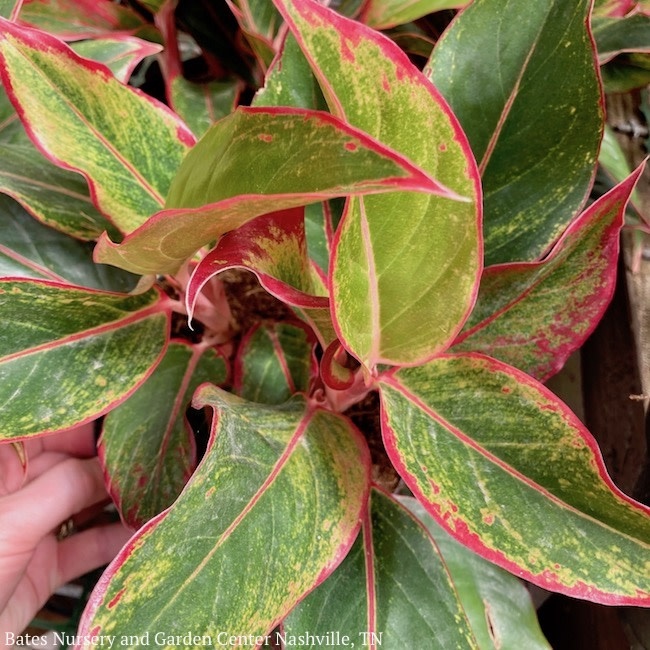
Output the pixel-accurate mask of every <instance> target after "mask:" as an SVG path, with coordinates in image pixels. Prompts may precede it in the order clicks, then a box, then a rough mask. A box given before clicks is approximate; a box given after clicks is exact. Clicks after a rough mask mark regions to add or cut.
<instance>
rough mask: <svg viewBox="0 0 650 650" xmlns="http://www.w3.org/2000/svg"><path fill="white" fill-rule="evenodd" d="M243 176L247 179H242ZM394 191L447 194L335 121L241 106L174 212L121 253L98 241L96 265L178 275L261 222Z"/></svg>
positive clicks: (184, 170) (222, 125)
mask: <svg viewBox="0 0 650 650" xmlns="http://www.w3.org/2000/svg"><path fill="white" fill-rule="evenodd" d="M251 157H252V158H253V159H254V160H255V167H254V168H250V167H249V166H250V164H251V163H250V161H251ZM243 168H248V169H249V172H248V173H246V174H242V173H241V170H242V169H243ZM394 188H403V189H410V190H414V191H430V192H440V193H446V192H447V190H445V189H444V188H442V187H441V186H440V185H439V184H438V183H437V182H436V181H435V180H433V179H431V178H430V177H429V176H428V175H427V174H425V173H424V172H422V171H421V170H420V169H418V168H417V167H415V166H413V164H412V163H410V162H409V161H408V160H406V159H405V158H403V157H402V156H400V155H398V154H396V153H395V152H394V151H392V150H390V149H387V148H386V147H384V146H382V145H380V144H379V143H378V142H376V141H375V140H373V139H372V138H369V137H368V136H367V135H366V134H365V133H363V132H362V131H359V130H358V129H355V128H353V127H350V126H348V125H347V124H345V123H344V122H342V121H341V120H338V119H336V118H335V117H332V116H331V115H328V114H327V113H322V112H319V111H308V110H301V109H293V108H244V107H240V108H238V109H237V110H236V111H235V112H234V113H232V114H231V115H229V116H228V117H226V118H224V119H223V120H221V121H220V122H218V123H217V124H215V125H214V126H213V127H212V128H211V129H210V130H209V131H208V132H207V133H206V134H205V136H204V137H203V138H202V139H201V142H200V143H199V144H198V145H197V146H196V147H194V148H193V149H192V151H191V152H190V153H189V154H188V156H187V157H186V158H185V160H184V161H183V165H182V166H181V169H180V170H179V172H178V174H177V175H176V177H175V178H174V183H173V185H172V188H171V190H170V193H169V198H168V201H167V207H168V208H169V209H168V210H165V211H163V212H160V213H158V214H156V215H154V216H153V217H152V218H151V219H149V220H148V221H147V223H146V224H144V225H143V226H142V227H141V228H139V229H138V230H137V231H135V232H134V233H132V234H131V235H130V236H128V237H126V238H125V239H124V241H123V242H122V243H121V244H119V245H117V244H113V243H112V242H111V241H110V240H109V239H108V238H106V237H103V238H102V239H100V240H99V243H98V248H97V253H96V255H97V260H98V261H100V262H105V263H107V264H114V265H115V266H120V267H122V268H125V269H127V270H130V271H134V272H136V273H173V272H175V271H177V270H178V268H179V267H180V266H181V265H182V263H183V262H184V261H185V260H186V259H187V258H188V257H190V256H191V255H192V254H193V253H194V252H196V250H198V249H199V248H200V247H201V246H204V245H206V244H208V243H210V242H212V241H214V240H215V239H218V238H219V237H220V236H221V235H223V234H224V233H226V232H228V231H230V230H235V229H236V228H239V227H241V226H242V225H244V224H245V223H246V222H247V221H250V220H251V219H253V218H255V217H257V216H260V215H261V214H266V213H269V212H275V211H278V210H283V209H286V208H291V207H295V206H299V205H305V204H307V203H314V202H318V201H322V200H324V199H326V198H329V197H332V196H344V195H346V194H359V193H364V192H386V191H390V190H391V189H394Z"/></svg>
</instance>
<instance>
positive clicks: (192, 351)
mask: <svg viewBox="0 0 650 650" xmlns="http://www.w3.org/2000/svg"><path fill="white" fill-rule="evenodd" d="M226 375H227V370H226V364H225V361H224V359H223V358H222V357H220V356H219V355H218V354H216V353H215V351H214V350H211V349H208V350H206V349H205V347H202V346H195V347H192V346H189V345H187V344H185V343H181V342H172V343H170V344H169V346H168V348H167V352H166V353H165V356H164V358H163V359H162V360H161V362H160V363H159V364H158V366H157V367H156V369H155V370H154V372H153V373H152V375H151V376H150V377H149V378H148V379H147V380H146V381H145V382H144V383H143V384H142V385H141V386H140V387H139V388H138V390H136V391H135V393H133V395H131V396H130V397H129V398H128V399H127V400H126V401H125V402H123V403H122V404H120V405H119V406H118V407H117V408H114V409H113V410H112V411H111V412H110V413H109V414H108V415H107V416H106V418H105V419H104V422H103V429H102V436H101V439H100V441H99V456H100V458H101V460H102V465H103V467H104V471H105V473H106V487H107V489H108V491H109V494H110V495H111V497H112V499H113V502H114V503H115V504H116V506H117V508H118V510H119V511H120V513H121V515H122V519H123V520H124V521H125V522H126V523H127V524H128V525H129V526H131V527H132V528H134V529H135V528H139V527H140V526H142V525H143V524H145V523H146V522H147V521H149V519H151V518H153V517H154V516H155V515H157V514H159V513H160V512H162V511H163V510H164V509H165V508H167V507H169V506H170V505H171V504H172V503H173V502H174V500H175V499H176V497H177V496H178V495H179V494H180V492H181V490H182V489H183V486H184V485H185V483H187V481H188V479H189V477H190V476H191V475H192V472H193V471H194V469H195V467H196V444H195V442H194V436H193V433H192V430H191V428H190V427H189V424H188V423H187V421H186V419H185V411H186V410H187V408H188V407H189V405H190V402H191V400H192V396H193V395H194V391H195V390H196V389H197V388H198V386H200V385H201V384H203V383H205V382H211V383H215V384H221V383H223V382H224V381H225V380H226Z"/></svg>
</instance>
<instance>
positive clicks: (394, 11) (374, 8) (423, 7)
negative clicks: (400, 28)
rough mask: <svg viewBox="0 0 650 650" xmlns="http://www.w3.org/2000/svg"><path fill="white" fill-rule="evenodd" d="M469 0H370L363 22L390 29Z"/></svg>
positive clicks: (365, 6) (365, 7)
mask: <svg viewBox="0 0 650 650" xmlns="http://www.w3.org/2000/svg"><path fill="white" fill-rule="evenodd" d="M466 4H467V0H411V2H404V0H369V1H368V2H367V3H366V4H365V5H364V8H363V12H362V18H363V22H365V23H366V24H368V25H370V27H374V28H375V29H388V28H389V27H395V26H396V25H403V24H405V23H410V22H411V21H412V20H416V19H417V18H422V16H426V15H427V14H431V13H433V12H434V11H442V10H443V9H457V8H458V7H463V6H464V5H466Z"/></svg>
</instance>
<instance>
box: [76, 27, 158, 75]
mask: <svg viewBox="0 0 650 650" xmlns="http://www.w3.org/2000/svg"><path fill="white" fill-rule="evenodd" d="M71 47H72V49H73V50H74V51H75V52H76V53H77V54H79V55H80V56H83V57H84V58H86V59H92V60H93V61H98V62H99V63H103V64H104V65H105V66H106V67H108V68H109V70H110V71H111V72H112V73H113V74H114V75H115V78H116V79H118V80H119V81H121V82H122V83H127V82H128V81H129V79H130V78H131V74H132V73H133V70H134V69H135V68H136V66H137V65H138V64H139V63H140V62H141V61H142V60H143V59H145V58H146V57H148V56H153V55H154V54H157V53H158V52H160V51H161V50H162V49H163V48H162V46H161V45H158V44H157V43H150V42H149V41H145V40H143V39H141V38H136V37H135V36H128V35H120V36H106V37H104V38H94V39H92V40H87V41H79V42H77V43H73V44H72V45H71Z"/></svg>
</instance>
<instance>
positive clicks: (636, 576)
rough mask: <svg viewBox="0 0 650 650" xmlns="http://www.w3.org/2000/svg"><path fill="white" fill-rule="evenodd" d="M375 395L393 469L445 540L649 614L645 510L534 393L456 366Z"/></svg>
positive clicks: (558, 405)
mask: <svg viewBox="0 0 650 650" xmlns="http://www.w3.org/2000/svg"><path fill="white" fill-rule="evenodd" d="M380 393H381V403H382V414H381V417H382V431H383V436H384V442H385V445H386V449H387V451H388V454H389V456H390V458H391V460H392V462H393V465H394V466H395V467H396V469H397V470H398V472H399V473H400V474H401V476H402V478H403V479H404V481H405V482H406V484H407V485H408V487H409V488H410V489H411V491H412V492H413V493H414V494H415V496H416V497H417V498H418V500H419V501H420V502H421V503H422V504H423V505H424V506H425V507H426V508H427V510H428V511H429V512H430V513H431V514H432V515H433V517H434V518H435V519H436V521H438V522H439V523H440V524H441V525H442V526H443V527H444V528H445V529H446V530H447V531H448V532H450V533H451V534H452V535H453V536H454V537H455V538H456V539H457V540H459V541H460V542H462V543H463V544H464V545H466V546H468V547H469V548H471V549H472V550H473V551H475V552H476V553H478V554H479V555H481V556H483V557H484V558H486V559H488V560H490V561H492V562H494V563H495V564H497V565H499V566H501V567H503V568H505V569H507V570H509V571H511V572H513V573H515V574H516V575H518V576H520V577H522V578H524V579H526V580H529V581H530V582H532V583H534V584H536V585H539V586H540V587H543V588H546V589H549V590H551V591H558V592H560V593H564V594H567V595H570V596H574V597H578V598H584V599H587V600H592V601H594V602H599V603H604V604H621V605H623V604H624V605H643V606H650V516H649V515H650V509H649V508H648V507H646V506H643V505H641V504H639V503H637V502H635V501H633V500H632V499H631V498H629V497H627V496H625V495H624V494H623V493H622V492H621V491H620V490H618V489H617V488H616V487H615V486H614V484H613V483H612V481H611V479H610V478H609V476H608V475H607V472H606V470H605V465H604V463H603V460H602V456H601V454H600V451H599V449H598V446H597V444H596V442H595V441H594V439H593V438H592V436H591V435H590V434H589V432H588V431H587V430H586V429H585V428H584V426H583V425H582V423H581V422H580V421H579V420H578V418H577V417H576V416H575V415H574V414H573V413H571V411H570V410H569V409H568V408H567V407H566V406H565V405H564V404H563V403H562V402H560V401H559V400H558V399H557V398H556V397H555V396H554V395H553V394H552V393H551V392H550V391H549V390H548V389H546V388H544V386H542V384H540V383H538V382H537V381H536V380H534V379H533V378H532V377H529V376H528V375H526V374H524V373H523V372H520V371H519V370H516V369H515V368H512V367H511V366H507V365H506V364H504V363H501V362H500V361H496V360H494V359H490V358H489V357H485V356H483V355H478V354H461V355H445V356H441V357H438V358H437V359H435V360H434V361H432V362H430V363H428V364H426V365H424V366H421V367H418V368H408V369H402V370H399V371H397V372H391V373H387V374H385V375H383V376H382V377H380Z"/></svg>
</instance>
